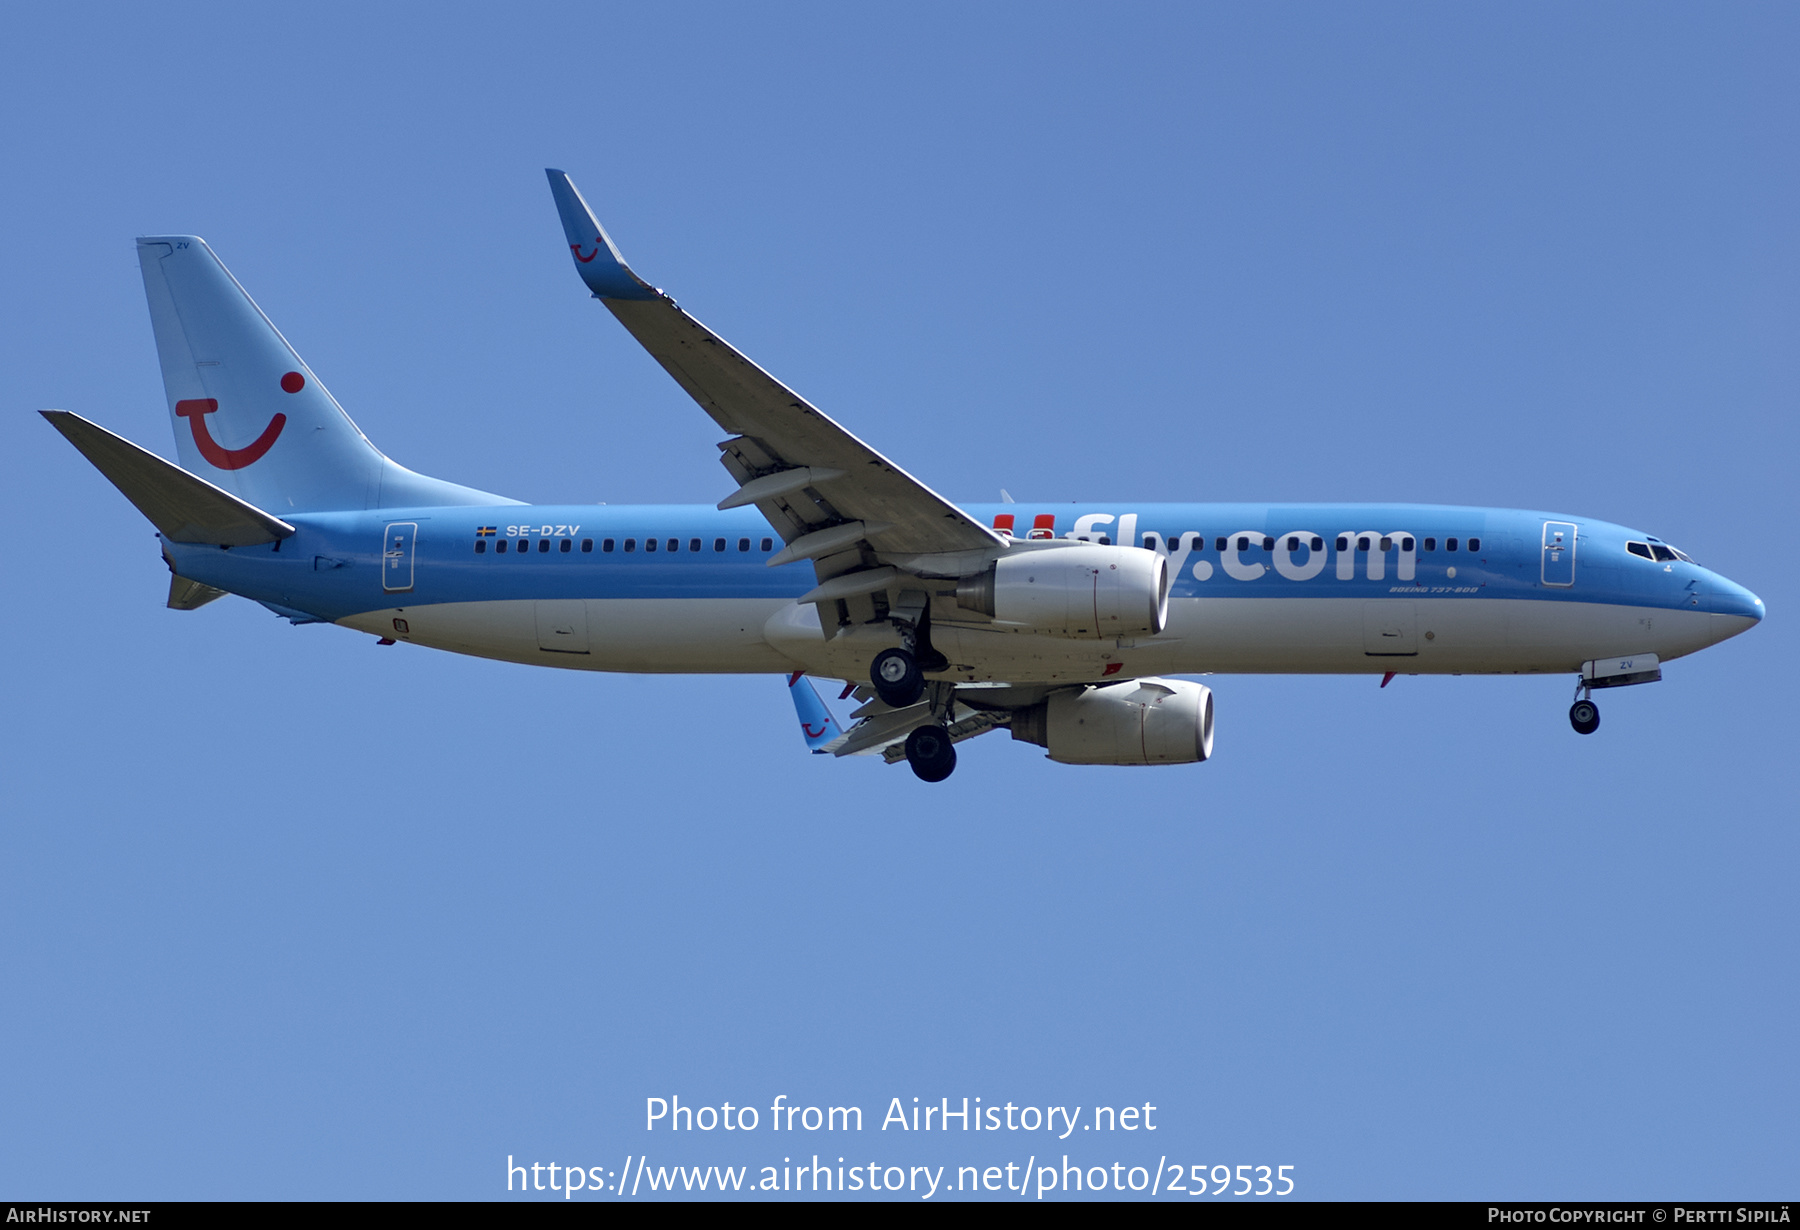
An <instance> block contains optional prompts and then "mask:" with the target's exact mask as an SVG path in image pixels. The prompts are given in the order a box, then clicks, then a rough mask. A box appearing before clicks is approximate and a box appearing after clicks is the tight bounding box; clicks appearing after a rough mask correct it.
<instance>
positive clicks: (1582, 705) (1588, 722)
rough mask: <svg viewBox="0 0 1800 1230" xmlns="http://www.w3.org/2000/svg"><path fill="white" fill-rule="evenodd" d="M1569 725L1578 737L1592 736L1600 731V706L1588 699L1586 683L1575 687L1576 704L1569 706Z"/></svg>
mask: <svg viewBox="0 0 1800 1230" xmlns="http://www.w3.org/2000/svg"><path fill="white" fill-rule="evenodd" d="M1569 725H1571V726H1573V727H1574V728H1575V733H1576V734H1578V735H1591V734H1593V733H1594V732H1595V731H1596V730H1599V729H1600V706H1599V705H1596V704H1595V703H1594V702H1593V701H1591V700H1589V699H1588V689H1587V684H1586V683H1585V682H1584V683H1580V684H1577V685H1576V687H1575V703H1574V704H1572V705H1570V706H1569Z"/></svg>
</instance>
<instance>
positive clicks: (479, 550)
mask: <svg viewBox="0 0 1800 1230" xmlns="http://www.w3.org/2000/svg"><path fill="white" fill-rule="evenodd" d="M475 554H477V555H486V554H487V539H485V538H477V539H476V540H475Z"/></svg>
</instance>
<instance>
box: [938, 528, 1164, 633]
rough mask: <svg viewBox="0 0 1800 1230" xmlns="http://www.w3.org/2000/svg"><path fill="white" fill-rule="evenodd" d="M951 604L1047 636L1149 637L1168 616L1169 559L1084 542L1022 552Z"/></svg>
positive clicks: (974, 581)
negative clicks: (1070, 545)
mask: <svg viewBox="0 0 1800 1230" xmlns="http://www.w3.org/2000/svg"><path fill="white" fill-rule="evenodd" d="M956 605H958V606H960V607H962V608H964V609H965V610H970V611H981V612H983V613H984V614H987V615H992V616H993V617H994V618H995V619H998V620H1001V621H1002V622H1005V623H1010V624H1019V625H1023V626H1025V627H1028V628H1030V629H1031V630H1032V631H1034V632H1043V633H1047V634H1049V635H1052V636H1079V637H1093V638H1095V639H1100V638H1104V637H1112V636H1151V635H1154V634H1156V633H1158V632H1161V631H1162V630H1163V627H1164V625H1165V624H1166V623H1167V622H1168V616H1169V561H1168V560H1167V559H1166V558H1165V557H1164V556H1162V555H1159V554H1158V553H1157V552H1155V551H1146V550H1144V549H1142V548H1141V547H1113V546H1101V545H1099V544H1096V543H1083V544H1081V545H1079V546H1072V547H1058V548H1056V549H1054V550H1048V551H1045V550H1038V551H1021V552H1020V553H1019V554H1017V555H1011V556H1006V557H1004V558H1002V559H1000V560H997V561H995V563H994V566H993V567H991V568H989V569H988V570H987V571H986V572H984V573H982V574H981V575H979V576H975V577H969V578H967V579H965V580H963V581H961V582H960V583H958V585H957V587H956Z"/></svg>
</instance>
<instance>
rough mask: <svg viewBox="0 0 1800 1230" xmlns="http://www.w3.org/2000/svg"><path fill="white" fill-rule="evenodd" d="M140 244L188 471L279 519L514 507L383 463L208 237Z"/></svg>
mask: <svg viewBox="0 0 1800 1230" xmlns="http://www.w3.org/2000/svg"><path fill="white" fill-rule="evenodd" d="M137 244H138V264H139V265H140V266H141V267H142V269H143V273H144V293H145V295H146V297H147V298H148V299H149V301H150V323H151V327H152V328H154V329H155V331H156V353H157V357H158V358H159V359H160V360H161V362H162V374H163V389H164V391H165V392H166V393H167V395H168V399H169V415H170V419H171V421H172V422H173V424H174V428H175V447H176V451H177V454H178V456H179V457H180V459H181V464H182V466H183V468H185V469H187V470H189V471H191V472H192V473H194V474H198V475H200V476H201V477H202V478H205V479H206V480H207V481H208V482H210V483H213V484H215V485H216V486H218V487H222V488H224V489H225V490H226V491H228V492H230V493H232V494H233V495H236V496H237V497H238V498H240V499H242V500H245V501H247V502H249V503H251V504H254V505H256V506H257V507H258V508H264V509H268V510H270V511H272V512H274V513H276V514H280V513H281V512H283V511H298V512H306V511H320V510H326V509H359V508H404V507H421V506H426V505H467V504H510V503H513V502H514V501H512V500H507V499H503V498H502V497H500V496H495V495H489V494H488V493H487V492H484V491H476V490H474V489H473V488H470V487H463V486H459V485H457V484H455V483H446V482H442V481H440V480H438V479H434V478H427V477H425V476H424V475H422V474H415V473H413V472H412V471H411V470H408V469H406V468H405V467H404V466H401V465H397V464H395V463H394V462H393V461H390V460H389V459H388V458H387V457H385V456H383V455H382V453H381V451H380V450H379V449H377V448H376V447H375V446H374V445H373V444H371V443H370V442H369V439H368V437H366V436H364V435H363V434H362V432H361V431H360V430H359V429H358V428H357V426H356V424H355V423H353V422H351V421H350V416H349V415H347V414H345V413H344V410H343V407H341V406H339V405H338V403H337V400H336V399H335V398H334V397H332V396H331V394H330V393H328V392H327V391H326V390H325V386H324V385H323V384H321V383H320V382H319V378H318V377H317V376H316V375H314V374H313V371H312V369H311V368H309V367H308V366H307V365H306V363H305V362H304V361H303V360H302V359H301V358H300V356H299V355H298V354H296V353H294V348H293V347H292V346H289V345H288V342H287V339H286V338H284V337H282V336H281V331H280V330H278V329H277V328H276V327H275V326H274V324H273V323H272V322H271V321H270V320H269V318H268V317H267V316H265V315H263V313H262V309H261V308H259V307H257V306H256V303H255V302H254V301H253V300H252V299H251V298H250V296H249V294H248V293H247V292H246V291H245V290H244V288H243V287H242V286H240V285H239V284H238V281H237V279H236V278H234V277H232V276H231V271H230V270H228V269H226V268H225V266H224V264H223V262H221V261H220V260H219V258H218V257H217V256H216V255H214V254H213V250H212V249H211V248H209V247H208V246H207V245H206V241H205V240H203V239H200V238H197V237H195V236H192V235H164V236H156V237H153V238H146V239H139V240H138V241H137Z"/></svg>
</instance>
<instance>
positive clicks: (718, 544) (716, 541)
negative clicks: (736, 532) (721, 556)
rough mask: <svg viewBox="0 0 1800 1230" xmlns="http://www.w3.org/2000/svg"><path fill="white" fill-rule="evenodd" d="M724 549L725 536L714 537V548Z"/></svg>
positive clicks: (717, 549) (716, 549)
mask: <svg viewBox="0 0 1800 1230" xmlns="http://www.w3.org/2000/svg"><path fill="white" fill-rule="evenodd" d="M724 549H725V540H724V539H723V538H715V539H713V550H715V551H723V550H724Z"/></svg>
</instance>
